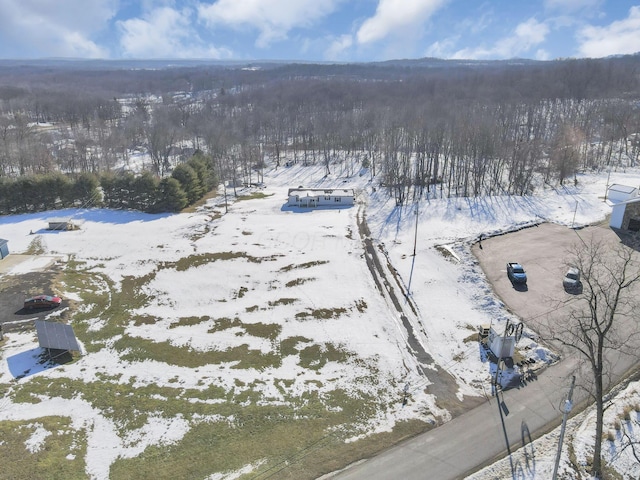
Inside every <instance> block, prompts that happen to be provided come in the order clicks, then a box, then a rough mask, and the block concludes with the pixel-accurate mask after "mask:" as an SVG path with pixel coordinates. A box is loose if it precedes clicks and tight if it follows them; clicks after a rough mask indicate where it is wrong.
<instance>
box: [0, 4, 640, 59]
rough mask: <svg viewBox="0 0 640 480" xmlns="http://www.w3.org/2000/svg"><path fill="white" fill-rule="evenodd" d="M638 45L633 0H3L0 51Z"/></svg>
mask: <svg viewBox="0 0 640 480" xmlns="http://www.w3.org/2000/svg"><path fill="white" fill-rule="evenodd" d="M639 51H640V1H638V0H636V1H626V0H487V1H482V0H0V58H3V59H26V58H47V57H71V58H105V59H136V58H137V59H151V58H162V59H172V58H182V59H187V58H194V59H195V58H198V59H215V60H261V59H268V60H296V61H340V62H345V61H357V62H366V61H378V60H388V59H399V58H422V57H438V58H447V59H477V60H483V59H507V58H516V57H517V58H530V59H538V60H551V59H555V58H561V57H594V58H595V57H605V56H608V55H616V54H629V53H635V52H639Z"/></svg>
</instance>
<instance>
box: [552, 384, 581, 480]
mask: <svg viewBox="0 0 640 480" xmlns="http://www.w3.org/2000/svg"><path fill="white" fill-rule="evenodd" d="M575 384H576V376H575V375H574V376H573V377H571V388H570V389H569V395H567V398H566V400H565V401H564V402H563V403H562V405H561V406H560V411H561V412H562V427H561V428H560V439H559V440H558V453H557V454H556V464H555V466H554V467H553V477H552V478H553V480H556V479H557V478H558V466H559V465H560V456H561V455H562V441H563V440H564V431H565V428H566V426H567V417H569V412H571V408H573V404H572V403H571V397H572V396H573V387H574V385H575Z"/></svg>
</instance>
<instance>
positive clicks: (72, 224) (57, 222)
mask: <svg viewBox="0 0 640 480" xmlns="http://www.w3.org/2000/svg"><path fill="white" fill-rule="evenodd" d="M79 228H80V223H79V222H76V221H74V220H72V219H71V218H51V219H49V226H48V227H47V230H62V231H67V230H78V229H79Z"/></svg>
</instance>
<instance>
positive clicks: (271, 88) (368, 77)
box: [0, 55, 640, 205]
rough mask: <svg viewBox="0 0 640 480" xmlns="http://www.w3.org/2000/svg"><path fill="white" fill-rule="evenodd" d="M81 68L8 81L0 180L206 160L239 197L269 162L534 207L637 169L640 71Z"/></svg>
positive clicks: (513, 65) (631, 64) (401, 193)
mask: <svg viewBox="0 0 640 480" xmlns="http://www.w3.org/2000/svg"><path fill="white" fill-rule="evenodd" d="M83 68H84V69H83ZM83 68H80V67H78V68H75V69H74V68H73V67H72V66H69V65H66V66H65V67H64V68H61V67H60V68H57V69H56V67H47V68H44V67H32V68H29V69H26V70H24V71H22V70H18V71H16V69H15V68H13V69H2V68H0V177H8V178H16V177H19V176H22V175H38V174H50V173H53V172H60V173H63V174H66V175H70V176H71V177H72V178H75V177H77V176H78V175H80V174H82V173H92V174H94V175H100V176H102V175H106V173H107V172H111V171H113V170H114V169H115V168H122V167H124V168H127V167H128V166H130V165H131V162H132V155H133V153H132V152H144V153H145V154H146V155H148V161H147V162H146V164H145V166H144V167H145V170H147V171H148V172H149V173H150V174H151V175H152V176H155V177H157V178H158V181H161V179H163V178H166V177H171V176H172V175H173V174H172V172H173V171H174V169H176V168H177V167H178V166H180V165H181V164H184V163H185V162H187V161H188V160H189V159H190V158H191V155H192V154H193V152H195V151H202V152H205V153H206V154H207V155H208V156H209V157H210V158H211V164H212V165H214V170H215V173H216V175H217V176H218V178H220V179H223V180H228V181H230V182H232V183H233V184H239V183H253V182H254V181H256V178H257V179H258V181H259V176H260V175H261V172H262V170H263V168H264V165H265V164H266V163H267V162H269V163H272V164H273V165H275V166H276V167H280V166H284V165H286V164H291V163H299V164H302V165H311V164H320V165H322V166H323V167H324V169H325V172H326V174H328V175H330V174H338V175H343V176H350V175H354V174H356V173H358V172H361V171H362V169H363V168H366V169H367V172H368V173H367V174H370V175H371V177H372V181H375V182H376V183H378V184H380V185H381V186H382V187H383V188H385V189H386V191H387V192H388V193H389V195H391V196H393V197H394V198H395V199H396V202H397V203H398V204H402V203H405V202H408V201H410V200H411V199H412V198H414V197H415V196H423V195H428V196H440V197H445V196H446V197H449V196H464V197H470V196H483V195H504V194H506V195H510V194H515V195H526V194H530V193H532V192H533V191H534V190H535V189H536V188H537V187H538V185H540V184H541V183H544V184H549V185H562V184H564V183H565V182H567V181H573V182H575V181H577V180H576V174H577V173H578V172H580V171H585V170H593V169H603V168H607V169H609V168H625V167H626V166H633V165H635V164H636V163H637V161H638V157H639V155H640V137H638V135H637V134H638V132H640V109H639V108H638V102H637V100H638V96H639V95H640V94H639V93H638V92H640V88H639V87H640V85H639V83H640V75H639V74H638V73H639V71H640V56H638V55H634V56H624V57H618V58H608V59H598V60H593V59H585V60H576V59H568V60H557V61H552V62H526V61H522V62H488V63H483V62H466V63H462V62H447V61H442V60H440V61H436V60H433V59H431V60H429V59H423V60H421V61H413V62H412V61H405V62H386V63H382V64H360V65H298V64H289V65H277V64H273V65H260V66H258V67H256V68H240V67H239V66H221V65H217V66H206V65H199V66H189V67H180V68H165V69H158V70H132V69H124V68H111V69H109V67H108V64H106V66H105V67H103V68H104V70H101V71H99V72H97V71H96V70H95V69H94V70H91V69H88V68H86V67H83ZM256 176H257V177H256ZM144 181H145V180H144V179H141V180H139V182H144ZM124 190H131V191H136V190H135V189H133V188H131V189H129V188H125V189H124ZM134 203H135V202H134ZM142 203H143V204H144V205H146V204H148V203H149V200H148V199H146V200H144V201H142ZM115 204H117V202H115Z"/></svg>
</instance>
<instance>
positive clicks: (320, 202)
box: [288, 188, 355, 208]
mask: <svg viewBox="0 0 640 480" xmlns="http://www.w3.org/2000/svg"><path fill="white" fill-rule="evenodd" d="M288 195H289V201H288V205H289V206H292V207H304V208H314V207H342V206H351V205H353V204H354V199H355V193H354V191H353V189H352V188H340V189H337V188H335V189H329V188H291V189H289V194H288Z"/></svg>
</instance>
